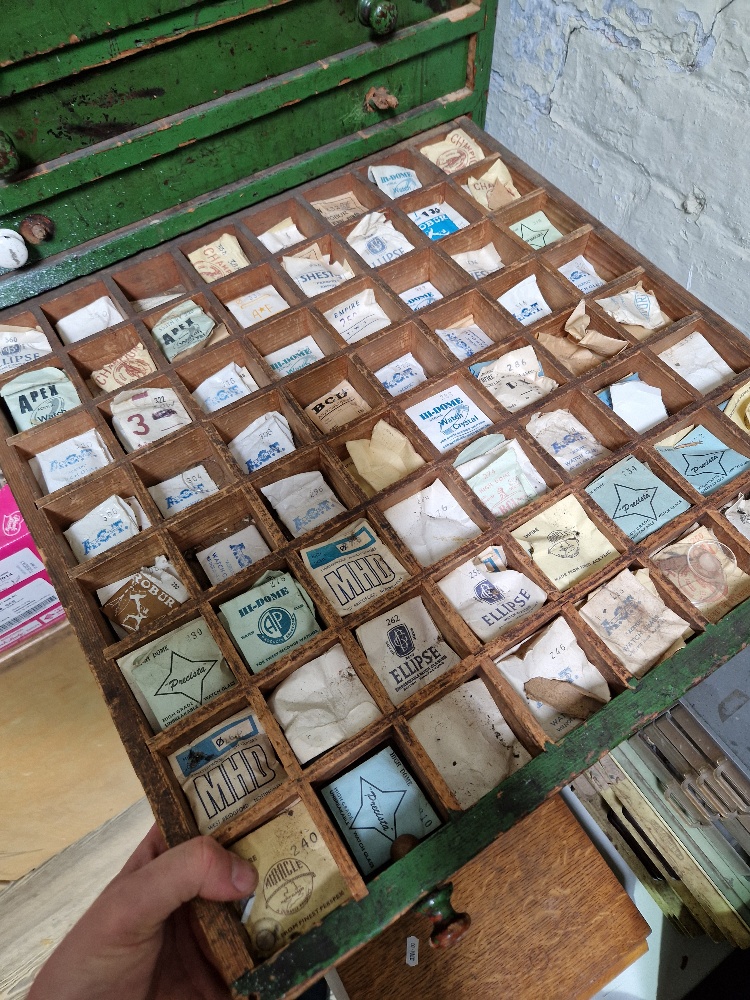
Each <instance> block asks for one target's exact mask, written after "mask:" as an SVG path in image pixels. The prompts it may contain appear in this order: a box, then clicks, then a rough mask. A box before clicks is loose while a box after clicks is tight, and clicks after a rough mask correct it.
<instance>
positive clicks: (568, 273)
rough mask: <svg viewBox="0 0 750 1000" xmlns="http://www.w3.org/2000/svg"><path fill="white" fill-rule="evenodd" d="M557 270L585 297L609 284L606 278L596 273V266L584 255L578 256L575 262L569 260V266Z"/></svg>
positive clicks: (564, 265)
mask: <svg viewBox="0 0 750 1000" xmlns="http://www.w3.org/2000/svg"><path fill="white" fill-rule="evenodd" d="M557 270H558V271H559V272H560V274H561V275H562V276H563V277H564V278H567V279H568V281H569V282H570V283H571V285H575V286H576V288H577V289H578V291H579V292H581V293H582V294H583V295H590V294H591V292H595V291H596V290H597V288H601V287H602V285H606V284H607V282H606V281H605V280H604V278H602V277H600V275H598V274H597V273H596V268H595V267H594V265H593V264H592V263H591V262H590V261H589V260H587V259H586V258H585V257H584V256H583V254H578V256H577V257H574V258H573V260H569V261H568V263H567V264H563V265H562V267H558V269H557Z"/></svg>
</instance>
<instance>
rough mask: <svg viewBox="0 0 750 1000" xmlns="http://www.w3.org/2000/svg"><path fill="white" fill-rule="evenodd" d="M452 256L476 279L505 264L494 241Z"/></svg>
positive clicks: (478, 279)
mask: <svg viewBox="0 0 750 1000" xmlns="http://www.w3.org/2000/svg"><path fill="white" fill-rule="evenodd" d="M451 257H452V258H453V260H455V262H456V263H457V264H458V266H459V267H462V268H463V269H464V271H468V273H469V274H470V275H471V276H472V278H474V280H475V281H480V280H481V279H482V278H486V277H487V275H488V274H494V273H495V271H499V270H500V269H501V268H502V267H504V266H505V265H504V264H503V259H502V257H501V256H500V254H499V253H498V252H497V250H496V249H495V244H494V243H487V244H486V245H485V246H483V247H480V248H479V249H478V250H469V251H468V252H467V253H454V254H451Z"/></svg>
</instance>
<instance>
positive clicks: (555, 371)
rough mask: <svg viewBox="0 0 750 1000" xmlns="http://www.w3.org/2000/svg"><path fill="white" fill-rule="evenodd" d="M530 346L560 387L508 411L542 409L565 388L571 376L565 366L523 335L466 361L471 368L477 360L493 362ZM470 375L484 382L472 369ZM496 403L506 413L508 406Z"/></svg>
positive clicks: (497, 401) (486, 389) (509, 374)
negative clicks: (561, 365) (551, 358)
mask: <svg viewBox="0 0 750 1000" xmlns="http://www.w3.org/2000/svg"><path fill="white" fill-rule="evenodd" d="M529 346H531V347H532V348H533V349H534V353H535V354H536V357H537V359H538V361H539V364H540V365H541V367H542V372H543V374H544V375H545V376H546V377H547V378H551V379H554V380H555V382H557V385H558V388H557V389H553V390H552V392H551V393H548V394H547V396H543V397H540V398H538V399H534V400H531V402H529V403H528V404H527V405H526V406H522V407H520V408H519V407H517V408H516V409H515V410H508V411H507V412H508V413H513V414H523V413H526V412H527V411H528V412H531V410H534V409H536V410H538V409H541V408H542V405H546V402H545V401H547V400H549V398H550V397H553V396H554V394H555V393H559V391H560V389H561V388H562V389H564V387H565V383H566V382H567V381H569V379H570V376H569V375H568V373H567V372H566V371H565V369H564V368H562V367H560V365H559V364H556V363H555V362H554V359H553V360H550V359H549V357H548V356H547V354H546V353H545V352H544V351H543V350H541V349H540V346H539V345H538V344H531V345H529V342H528V340H525V339H524V338H523V337H517V338H516V339H514V340H508V341H505V342H504V343H502V344H501V345H498V346H497V347H492V348H487V350H486V351H484V352H483V353H482V355H481V358H479V359H477V358H476V357H472V358H469V359H468V361H467V362H466V367H467V368H469V369H470V368H471V365H472V364H474V363H475V362H476V361H477V360H479V361H481V362H482V363H484V364H486V363H490V364H491V363H492V362H493V361H500V360H501V359H502V358H504V357H505V355H506V354H510V353H511V352H512V351H519V350H522V349H523V348H524V347H529ZM469 375H470V376H471V377H472V378H474V379H476V381H477V384H478V385H482V383H481V382H480V381H479V376H478V375H475V374H474V373H473V372H472V371H469ZM508 376H509V377H510V376H511V373H510V372H509V373H508ZM482 388H483V390H484V392H486V393H488V395H489V396H491V397H492V398H493V399H495V396H494V394H493V393H492V392H490V390H489V389H488V388H486V387H485V386H482ZM495 405H496V406H497V407H499V409H500V410H501V411H502V413H503V414H505V413H506V408H505V406H504V405H503V404H502V403H501V402H500V400H499V399H495Z"/></svg>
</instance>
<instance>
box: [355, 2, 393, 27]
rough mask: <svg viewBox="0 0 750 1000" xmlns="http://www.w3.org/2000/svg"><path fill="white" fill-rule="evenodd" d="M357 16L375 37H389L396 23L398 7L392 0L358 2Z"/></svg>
mask: <svg viewBox="0 0 750 1000" xmlns="http://www.w3.org/2000/svg"><path fill="white" fill-rule="evenodd" d="M357 15H358V17H359V19H360V21H361V22H362V24H366V25H367V27H368V28H372V30H373V31H374V32H375V34H376V35H390V33H391V32H392V31H395V29H396V24H397V22H398V7H396V4H395V3H393V2H392V0H358V3H357Z"/></svg>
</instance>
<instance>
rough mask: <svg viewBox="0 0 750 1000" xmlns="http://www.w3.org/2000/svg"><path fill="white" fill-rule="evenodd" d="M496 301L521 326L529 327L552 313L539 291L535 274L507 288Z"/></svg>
mask: <svg viewBox="0 0 750 1000" xmlns="http://www.w3.org/2000/svg"><path fill="white" fill-rule="evenodd" d="M497 301H498V302H499V303H500V305H501V306H502V307H503V309H507V310H508V312H509V313H510V314H511V316H513V317H514V318H515V319H517V320H518V322H519V323H521V324H522V325H523V326H531V324H532V323H536V321H537V320H540V319H543V318H544V317H545V316H549V315H550V314H551V313H552V310H551V309H550V307H549V306H548V305H547V303H546V301H545V299H544V296H543V295H542V293H541V291H540V290H539V285H538V284H537V280H536V275H535V274H530V275H529V277H528V278H524V279H523V281H519V282H518V284H517V285H514V286H513V287H512V288H509V289H508V291H507V292H505V293H504V294H503V295H501V296H500V297H499V299H498V300H497Z"/></svg>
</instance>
